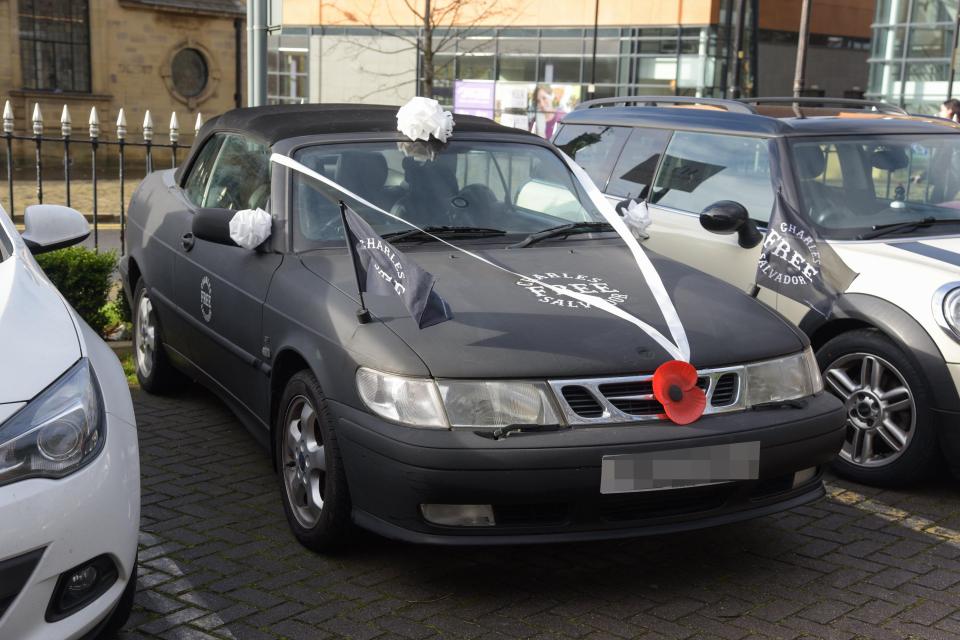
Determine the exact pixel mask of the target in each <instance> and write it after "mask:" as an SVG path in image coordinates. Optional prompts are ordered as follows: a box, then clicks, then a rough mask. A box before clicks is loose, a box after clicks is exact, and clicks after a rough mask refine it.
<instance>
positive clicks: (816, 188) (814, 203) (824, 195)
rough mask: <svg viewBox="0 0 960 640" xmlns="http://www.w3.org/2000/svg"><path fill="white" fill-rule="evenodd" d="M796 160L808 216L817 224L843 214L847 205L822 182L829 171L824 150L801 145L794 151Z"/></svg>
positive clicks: (814, 146)
mask: <svg viewBox="0 0 960 640" xmlns="http://www.w3.org/2000/svg"><path fill="white" fill-rule="evenodd" d="M794 158H795V164H796V171H797V179H798V180H799V181H800V190H801V192H802V197H803V199H804V205H805V206H806V209H807V214H808V215H809V216H810V217H811V218H812V219H813V220H814V222H817V223H820V222H822V221H823V220H824V219H825V218H827V217H833V216H836V215H837V214H838V213H841V214H842V213H843V212H844V210H845V209H846V207H845V205H843V203H842V202H838V198H836V197H834V193H833V190H832V189H831V188H830V187H828V186H827V185H826V184H825V183H824V182H823V181H821V180H820V176H822V175H823V173H824V171H826V169H827V155H826V154H825V153H824V152H823V149H821V148H820V147H819V146H817V145H800V146H797V147H796V149H795V150H794Z"/></svg>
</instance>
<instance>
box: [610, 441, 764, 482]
mask: <svg viewBox="0 0 960 640" xmlns="http://www.w3.org/2000/svg"><path fill="white" fill-rule="evenodd" d="M600 471H601V473H600V493H629V492H632V491H657V490H659V489H681V488H683V487H696V486H701V485H705V484H716V483H720V482H730V481H733V480H756V479H757V476H758V475H759V471H760V443H759V442H737V443H734V444H718V445H713V446H710V447H691V448H688V449H674V450H671V451H652V452H650V453H628V454H622V455H614V456H603V461H602V463H601V469H600Z"/></svg>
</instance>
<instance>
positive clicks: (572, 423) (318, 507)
mask: <svg viewBox="0 0 960 640" xmlns="http://www.w3.org/2000/svg"><path fill="white" fill-rule="evenodd" d="M455 119H456V128H455V132H454V134H453V136H452V138H451V139H450V140H449V141H448V142H447V143H446V144H443V145H432V146H431V145H423V146H421V147H420V148H417V146H416V145H412V144H411V143H410V141H409V139H407V138H405V137H404V136H402V135H401V134H400V133H398V132H397V130H396V126H397V120H396V108H395V107H375V106H357V105H302V106H273V107H258V108H251V109H238V110H235V111H231V112H228V113H226V114H224V115H222V116H220V117H217V118H214V119H212V120H210V121H209V122H207V124H206V125H205V126H204V127H203V129H202V130H201V132H200V134H199V135H198V137H197V139H196V141H195V142H194V144H193V147H192V149H191V152H190V155H189V157H188V159H187V160H186V162H185V163H184V164H183V165H182V166H181V167H180V168H179V169H177V170H167V171H158V172H154V173H152V174H150V175H149V176H148V177H147V178H146V179H145V180H144V182H143V183H142V185H141V186H140V187H139V189H138V190H137V192H136V193H135V195H134V197H133V201H132V203H131V205H130V209H129V227H128V232H129V235H128V246H129V252H128V255H127V256H126V257H125V258H124V259H123V260H122V264H121V272H122V276H123V282H124V287H125V289H126V292H127V295H128V296H129V299H130V301H131V306H132V308H133V310H134V317H135V350H136V361H137V375H138V377H139V379H140V382H141V384H142V386H143V388H144V389H146V390H147V391H149V392H161V391H168V390H171V389H173V388H174V387H175V386H176V384H177V383H178V382H179V381H181V380H183V379H185V378H192V379H194V380H197V381H200V382H201V383H203V384H204V385H206V386H208V387H209V388H210V389H212V390H213V391H214V392H216V393H217V394H218V395H220V396H221V397H222V398H223V399H224V401H225V402H226V403H228V405H229V406H230V407H231V408H233V410H234V411H235V412H236V414H237V415H238V416H239V417H240V419H241V420H242V421H243V422H244V423H245V424H246V425H247V427H248V428H249V429H250V431H251V432H252V433H253V434H254V436H256V437H257V438H258V439H259V440H260V441H261V442H262V443H263V444H264V445H265V446H266V447H268V448H269V450H270V452H271V454H272V456H273V459H274V461H275V465H276V468H277V470H278V476H279V479H280V486H281V493H282V496H283V503H284V507H285V510H286V514H287V517H288V520H289V523H290V526H291V527H292V529H293V531H294V533H295V534H296V536H297V538H298V539H299V540H300V541H301V542H302V543H303V544H305V545H307V546H308V547H311V548H314V549H317V550H324V549H328V548H330V547H331V546H333V545H336V544H337V543H340V542H342V541H343V540H344V539H345V537H347V536H348V535H349V532H350V527H351V525H352V524H356V525H359V526H361V527H364V528H366V529H369V530H372V531H375V532H377V533H380V534H382V535H385V536H389V537H393V538H398V539H403V540H408V541H414V542H427V543H441V544H496V543H504V544H508V543H520V542H539V541H563V540H575V539H598V538H613V537H626V536H634V535H641V534H646V533H660V532H666V531H673V530H681V529H690V528H695V527H703V526H709V525H715V524H721V523H726V522H731V521H735V520H741V519H745V518H751V517H755V516H760V515H764V514H769V513H772V512H775V511H778V510H782V509H787V508H790V507H793V506H795V505H799V504H802V503H805V502H808V501H810V500H813V499H816V498H818V497H819V496H821V495H822V494H823V486H822V482H821V475H820V467H821V465H823V464H824V463H826V462H828V461H829V460H830V459H831V458H832V457H833V456H834V455H835V454H836V452H837V451H838V449H839V447H840V444H841V442H842V439H843V421H844V415H843V412H842V408H841V404H840V402H839V401H838V400H837V399H836V398H834V397H833V396H831V395H830V394H827V393H824V392H823V389H822V382H821V380H820V377H819V373H818V369H817V367H816V362H815V360H814V359H813V357H812V355H811V352H810V349H809V343H808V340H807V338H806V337H805V336H804V335H803V334H802V333H800V332H799V331H798V330H797V329H795V328H793V327H792V326H791V325H790V324H788V323H787V322H785V321H784V320H783V319H781V317H780V316H778V315H777V314H776V313H775V312H773V311H772V310H770V309H769V308H768V307H766V306H765V305H763V304H761V303H759V302H757V301H756V300H754V299H752V298H750V297H749V296H747V295H745V294H743V293H741V292H740V291H738V290H736V289H735V288H733V287H732V286H728V285H726V284H724V283H722V282H720V281H719V280H716V279H714V278H712V277H709V276H706V275H704V274H702V273H699V272H697V271H695V270H693V269H691V268H688V267H685V266H683V265H680V264H679V263H676V262H673V261H670V260H666V259H664V258H661V257H659V256H656V255H652V256H651V258H652V262H653V264H654V265H655V266H656V269H657V271H658V272H659V274H660V277H661V278H662V280H663V283H664V285H665V287H666V290H667V291H668V292H669V294H670V297H671V298H672V300H673V304H674V306H675V308H676V310H677V313H678V315H679V318H680V319H681V320H682V323H683V326H684V328H685V331H686V335H687V336H688V337H689V343H690V358H689V359H690V362H691V363H692V364H693V365H694V366H695V367H696V371H695V372H693V370H692V368H691V372H693V373H692V374H693V379H692V380H691V381H690V388H691V389H692V388H693V386H694V383H695V386H696V388H697V389H699V390H700V391H702V396H703V398H704V399H705V407H703V415H702V417H700V418H699V419H698V420H695V421H693V422H691V423H690V424H678V423H676V422H674V421H671V420H669V419H667V415H666V414H667V410H666V409H665V406H666V405H667V404H669V402H668V401H666V400H664V402H660V400H658V399H657V398H661V397H662V396H658V395H656V394H655V392H654V390H653V389H652V381H651V380H652V374H653V373H654V371H655V370H657V368H658V367H659V366H660V365H661V364H662V363H664V362H665V361H668V360H671V356H670V355H669V354H668V353H667V352H666V351H665V350H664V348H662V347H661V346H660V345H658V343H657V342H655V341H654V340H652V339H651V338H650V337H649V335H647V334H646V333H644V332H643V331H640V330H638V328H637V327H636V326H634V325H633V324H630V323H629V322H624V321H623V319H621V318H619V317H616V316H615V315H614V314H611V313H607V312H604V311H602V310H599V309H597V308H594V307H592V306H590V305H585V304H581V303H579V302H578V301H577V300H574V299H570V298H568V297H565V296H563V295H557V289H556V288H551V287H560V288H562V289H563V290H565V291H576V292H579V293H582V294H586V295H590V296H595V297H596V298H599V299H602V300H604V301H606V302H607V303H609V305H611V306H612V307H616V309H620V310H623V311H625V312H627V313H629V314H632V315H633V316H635V317H637V318H640V319H642V320H643V321H644V322H646V323H648V324H649V325H651V326H652V327H654V328H655V329H657V330H659V331H661V332H663V333H667V332H668V327H667V326H666V321H665V319H664V317H663V315H662V314H661V312H660V309H659V307H658V303H657V300H656V299H655V297H654V295H653V293H652V291H651V287H649V286H648V285H647V282H646V281H645V279H644V277H643V276H642V275H641V273H640V272H639V271H638V269H637V262H635V260H634V256H632V255H631V253H630V251H629V250H628V248H627V246H626V245H625V242H624V239H623V238H622V237H621V236H620V235H618V234H617V233H615V232H613V231H612V229H611V228H610V226H609V225H608V224H607V222H605V218H604V217H603V216H602V215H601V214H600V212H599V211H598V210H597V208H596V206H595V204H594V202H593V201H591V199H590V198H588V197H587V196H586V194H585V192H584V183H582V182H578V180H577V179H576V177H575V176H574V174H573V173H571V169H570V167H569V165H568V164H567V163H566V162H565V160H564V159H563V157H562V156H561V154H560V152H559V151H558V150H557V149H556V147H554V146H553V145H551V144H550V143H548V142H545V141H543V140H541V139H539V138H537V137H536V136H534V135H530V134H527V133H524V132H522V131H518V130H515V129H508V128H505V127H502V126H500V125H497V124H495V123H493V122H492V121H490V120H486V119H483V118H476V117H470V116H461V115H457V116H456V117H455ZM424 151H426V153H424ZM274 154H276V155H274ZM278 156H279V157H281V159H289V160H290V162H289V163H283V162H277V161H276V160H277V157H278ZM272 157H273V161H272V160H271V158H272ZM293 161H295V162H293ZM294 165H296V166H302V167H306V168H308V169H309V171H310V172H312V173H313V175H314V176H319V177H321V178H322V179H317V178H316V177H310V176H309V175H306V174H305V173H304V172H303V171H296V170H294V168H293V167H294ZM354 195H355V196H359V197H353V196H354ZM341 201H343V202H344V203H345V204H346V205H348V206H349V207H350V208H351V209H352V210H353V211H355V212H356V213H357V214H358V215H359V216H361V217H362V219H363V220H365V221H366V222H367V223H368V224H369V225H370V227H372V228H373V229H374V230H375V231H376V233H377V234H379V235H380V236H381V237H382V238H383V239H385V240H387V241H388V242H389V243H390V246H391V247H394V248H395V249H397V250H399V251H402V252H403V254H405V255H406V256H407V257H408V258H409V259H410V260H412V261H415V262H416V264H417V265H419V267H421V268H422V269H423V270H425V271H426V272H429V273H430V274H432V275H433V276H434V277H435V279H436V292H437V293H439V295H441V296H442V298H443V300H444V301H445V302H446V303H447V304H448V305H449V309H450V311H451V312H452V316H453V317H452V319H450V320H447V321H445V322H441V323H439V324H435V325H433V326H428V327H426V328H423V329H421V328H419V327H418V324H417V323H416V322H415V321H414V320H412V319H411V316H410V315H409V314H408V313H407V312H406V309H405V308H404V306H403V304H402V302H401V299H400V298H398V297H396V296H387V295H365V296H364V298H365V300H364V303H365V305H366V308H367V309H368V310H369V317H368V318H365V317H362V314H360V315H358V307H359V306H360V304H361V301H360V298H359V295H358V280H357V273H356V270H355V267H354V263H353V261H352V260H351V254H350V251H348V247H347V246H346V245H345V239H344V228H343V223H342V221H343V220H344V217H343V214H342V211H341V206H340V202H341ZM258 208H260V209H263V210H266V211H268V212H269V213H270V216H271V218H272V233H271V235H270V236H269V238H268V239H267V240H266V241H265V242H263V243H262V244H261V245H260V246H258V247H256V249H254V250H248V249H245V248H242V247H240V246H238V245H236V244H235V243H234V241H233V240H232V239H231V235H230V232H229V221H230V219H231V218H232V216H233V215H234V213H235V212H236V211H238V210H255V209H258ZM384 212H388V213H389V214H392V216H395V217H391V216H390V215H385V214H384ZM607 220H609V218H607ZM403 221H409V222H411V223H413V224H415V225H417V226H418V227H419V228H421V229H427V230H429V231H430V233H423V232H421V231H418V230H416V229H412V228H411V227H410V226H409V225H406V224H405V223H404V222H403ZM438 239H442V240H443V241H448V242H450V243H451V244H454V245H455V247H451V246H450V245H448V244H445V243H444V242H443V241H439V240H438ZM460 247H462V248H464V249H465V250H464V251H460V250H458V248H460ZM468 252H469V254H473V257H472V256H471V255H468ZM475 256H483V257H484V259H486V260H489V261H490V262H492V263H494V264H495V265H500V266H501V267H503V268H506V269H509V270H510V271H512V272H515V273H519V274H525V275H528V276H530V279H525V278H515V277H510V276H508V275H507V274H505V273H504V272H503V271H501V270H499V269H498V268H493V267H492V265H491V264H489V263H484V262H482V261H480V260H477V259H474V257H475ZM674 390H675V389H674V387H671V388H670V391H669V393H670V398H671V400H672V399H674V397H673V395H672V394H673V393H674Z"/></svg>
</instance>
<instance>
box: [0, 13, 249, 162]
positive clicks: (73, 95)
mask: <svg viewBox="0 0 960 640" xmlns="http://www.w3.org/2000/svg"><path fill="white" fill-rule="evenodd" d="M245 10H246V7H245V2H244V1H243V0H0V33H2V34H4V35H3V36H2V37H0V106H2V103H3V101H4V100H7V99H9V100H10V102H11V105H12V106H13V108H14V116H15V123H16V133H18V134H23V133H27V132H29V131H30V122H29V120H30V115H31V113H32V111H33V106H34V103H39V105H40V108H41V111H42V113H43V116H44V127H45V129H46V130H47V131H48V132H50V133H51V134H53V132H57V133H56V134H55V135H59V131H60V114H61V111H62V109H63V105H64V104H66V105H68V107H69V109H70V112H71V116H72V120H73V127H74V134H73V135H74V136H76V137H80V138H84V139H85V138H86V132H87V119H88V117H89V113H90V108H91V107H93V106H96V107H97V111H98V112H99V114H100V121H101V130H102V132H103V133H102V136H103V138H104V139H113V138H114V137H115V126H114V124H115V122H116V119H117V113H118V111H119V109H120V108H121V107H123V108H124V109H125V114H126V118H127V124H128V132H129V133H128V137H129V138H130V139H136V140H139V139H141V123H142V122H143V117H144V112H145V111H146V110H147V109H150V110H151V115H152V116H153V120H154V132H155V136H156V138H157V140H158V141H166V136H167V131H168V129H167V127H168V123H169V121H170V114H171V112H173V111H176V112H177V115H178V119H179V121H180V126H181V129H182V130H183V131H184V133H185V135H184V136H183V142H186V143H188V144H189V141H190V140H191V139H192V135H191V134H192V129H193V122H194V120H195V118H196V113H197V112H201V113H202V114H203V115H204V116H205V117H206V116H210V115H213V114H215V113H220V112H222V111H225V110H227V109H230V108H233V107H234V106H235V105H236V104H239V103H240V102H241V97H240V96H241V94H242V78H243V73H242V68H241V62H242V61H243V55H244V53H243V49H244V44H243V43H244V41H245V32H244V17H245V12H246V11H245Z"/></svg>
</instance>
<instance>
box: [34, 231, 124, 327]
mask: <svg viewBox="0 0 960 640" xmlns="http://www.w3.org/2000/svg"><path fill="white" fill-rule="evenodd" d="M37 262H38V263H39V264H40V266H41V267H42V268H43V271H44V272H45V273H46V274H47V277H48V278H50V280H51V281H52V282H53V284H54V285H56V287H57V289H59V290H60V292H61V293H62V294H63V295H64V297H65V298H66V299H67V302H69V303H70V304H71V305H72V306H73V308H74V309H76V310H77V313H79V314H80V317H81V318H83V319H84V320H85V321H86V322H87V324H89V325H90V328H91V329H93V330H94V331H96V332H97V333H98V334H103V329H104V327H105V326H106V325H107V323H108V322H109V318H108V316H107V314H106V313H105V312H104V309H103V307H104V305H106V304H107V298H108V297H109V295H110V285H111V282H110V278H111V276H112V275H113V272H114V270H115V269H116V268H117V254H116V252H115V251H105V252H102V253H97V252H95V251H91V250H90V249H85V248H84V247H68V248H66V249H60V250H59V251H51V252H50V253H44V254H41V255H38V256H37Z"/></svg>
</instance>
